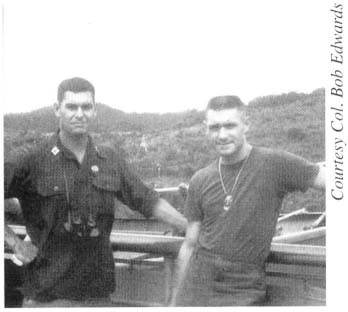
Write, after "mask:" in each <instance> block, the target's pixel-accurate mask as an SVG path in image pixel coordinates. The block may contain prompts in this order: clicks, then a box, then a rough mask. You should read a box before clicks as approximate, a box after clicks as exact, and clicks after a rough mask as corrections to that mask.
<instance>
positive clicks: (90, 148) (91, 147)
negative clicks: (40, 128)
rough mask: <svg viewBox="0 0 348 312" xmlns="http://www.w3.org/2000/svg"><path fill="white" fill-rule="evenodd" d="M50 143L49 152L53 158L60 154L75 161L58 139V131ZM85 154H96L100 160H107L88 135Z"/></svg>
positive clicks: (73, 156)
mask: <svg viewBox="0 0 348 312" xmlns="http://www.w3.org/2000/svg"><path fill="white" fill-rule="evenodd" d="M52 143H53V144H52V145H51V149H50V152H51V154H52V155H53V156H57V155H58V154H60V153H62V154H63V155H64V156H65V157H66V158H69V159H76V157H75V155H74V154H73V153H72V152H71V151H70V150H69V149H68V148H66V147H65V146H64V145H63V143H62V141H61V139H60V137H59V130H58V131H57V133H56V134H55V136H54V139H53V140H52ZM86 152H87V153H88V154H93V155H94V154H96V155H97V156H98V157H100V158H107V156H106V154H105V153H104V151H103V150H102V149H100V148H99V147H98V146H97V145H95V144H94V142H93V140H92V138H91V136H90V135H88V142H87V147H86Z"/></svg>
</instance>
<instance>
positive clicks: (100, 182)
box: [92, 173, 120, 194]
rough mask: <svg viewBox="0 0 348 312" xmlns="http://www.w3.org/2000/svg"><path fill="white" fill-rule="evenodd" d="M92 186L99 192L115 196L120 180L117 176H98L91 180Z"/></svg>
mask: <svg viewBox="0 0 348 312" xmlns="http://www.w3.org/2000/svg"><path fill="white" fill-rule="evenodd" d="M92 184H93V186H94V187H96V188H97V189H98V190H100V191H108V192H113V193H115V194H116V193H117V192H118V191H119V190H120V179H119V177H118V176H115V175H112V174H106V173H104V174H99V175H98V176H96V177H94V178H93V180H92Z"/></svg>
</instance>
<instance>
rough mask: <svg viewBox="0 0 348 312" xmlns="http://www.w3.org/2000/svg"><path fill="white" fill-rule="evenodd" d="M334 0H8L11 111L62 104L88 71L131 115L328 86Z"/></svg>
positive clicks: (5, 48) (104, 99) (107, 99)
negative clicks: (67, 82)
mask: <svg viewBox="0 0 348 312" xmlns="http://www.w3.org/2000/svg"><path fill="white" fill-rule="evenodd" d="M327 11H328V5H327V3H325V1H314V0H313V1H311V0H307V1H300V0H291V1H290V0H283V1H267V0H265V1H256V0H254V1H230V0H229V1H228V0H227V1H223V0H209V1H208V0H199V1H198V0H197V1H194V0H191V1H190V0H186V1H184V0H175V1H174V0H172V1H169V0H167V1H166V0H146V1H144V0H124V1H101V0H98V1H34V0H32V1H18V0H11V1H5V2H4V4H3V23H2V26H3V27H2V28H3V29H2V54H3V55H2V62H3V72H2V78H3V81H4V94H3V100H4V103H5V105H4V106H3V107H2V110H3V113H10V112H27V111H31V110H34V109H38V108H41V107H44V106H49V105H51V104H53V103H54V101H55V100H56V90H57V86H58V84H59V83H60V81H62V80H63V79H66V78H70V77H74V76H80V77H84V78H86V79H88V80H90V81H91V82H92V83H93V84H94V86H95V88H96V100H97V102H101V103H104V104H107V105H109V106H111V107H114V108H117V109H120V110H123V111H125V112H160V113H164V112H175V111H185V110H190V109H198V110H201V109H204V107H205V105H206V103H207V102H208V100H209V99H210V98H211V97H213V96H216V95H223V94H234V95H238V96H239V97H240V98H241V99H242V100H243V101H244V102H249V101H250V100H252V99H254V98H256V97H258V96H265V95H270V94H281V93H285V92H290V91H296V92H305V93H309V92H312V91H313V90H314V89H317V88H320V87H324V86H325V79H326V72H325V70H323V68H324V69H325V67H324V66H325V64H326V61H327V58H328V56H327V55H328V54H327V53H328V52H327V50H328V49H327V48H328V43H327V40H325V38H326V33H327V25H326V23H325V21H326V20H327V19H328V12H327Z"/></svg>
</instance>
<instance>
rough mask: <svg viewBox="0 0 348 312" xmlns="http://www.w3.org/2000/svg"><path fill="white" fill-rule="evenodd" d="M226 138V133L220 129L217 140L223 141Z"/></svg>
mask: <svg viewBox="0 0 348 312" xmlns="http://www.w3.org/2000/svg"><path fill="white" fill-rule="evenodd" d="M226 137H227V132H226V129H225V127H221V128H220V129H219V132H218V138H219V139H225V138H226Z"/></svg>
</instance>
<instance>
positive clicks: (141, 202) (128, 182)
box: [117, 159, 159, 217]
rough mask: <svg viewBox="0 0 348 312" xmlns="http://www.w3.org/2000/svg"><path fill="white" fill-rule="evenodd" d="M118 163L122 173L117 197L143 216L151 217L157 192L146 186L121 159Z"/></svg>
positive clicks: (156, 199)
mask: <svg viewBox="0 0 348 312" xmlns="http://www.w3.org/2000/svg"><path fill="white" fill-rule="evenodd" d="M119 164H120V171H121V173H122V174H121V186H120V187H121V192H120V194H119V196H117V197H118V199H119V200H120V201H121V202H123V203H124V204H125V205H127V206H128V207H129V208H131V209H134V210H137V211H139V212H140V213H141V214H143V215H144V216H145V217H151V216H152V215H153V207H154V205H155V204H156V203H157V201H158V198H159V196H158V193H157V192H156V191H154V190H152V189H151V188H149V187H148V186H146V185H145V184H144V183H143V182H142V181H141V179H140V178H139V177H138V176H137V175H136V174H135V173H134V172H133V171H132V170H131V169H130V168H129V166H128V164H127V163H126V162H125V161H124V160H123V159H119Z"/></svg>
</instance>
